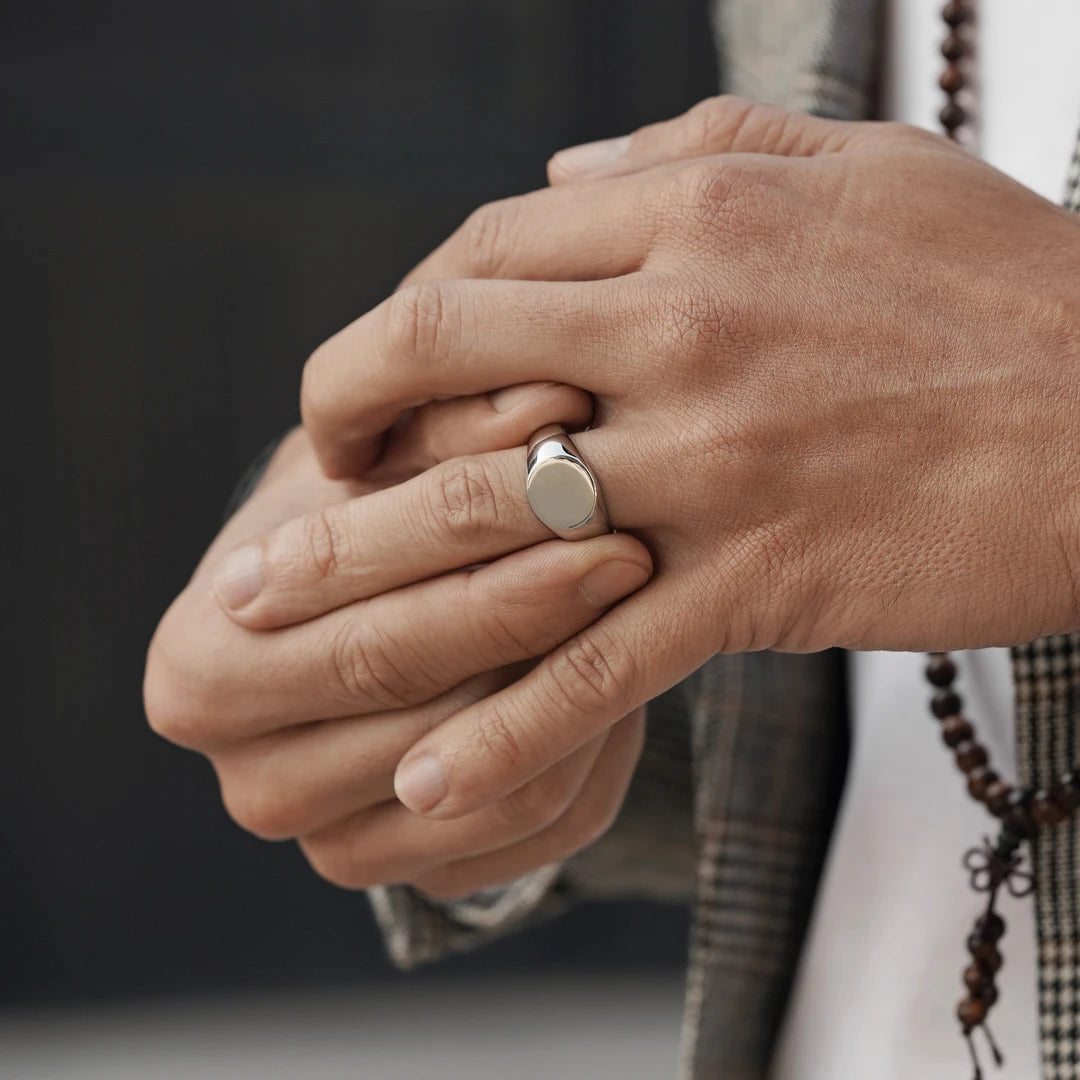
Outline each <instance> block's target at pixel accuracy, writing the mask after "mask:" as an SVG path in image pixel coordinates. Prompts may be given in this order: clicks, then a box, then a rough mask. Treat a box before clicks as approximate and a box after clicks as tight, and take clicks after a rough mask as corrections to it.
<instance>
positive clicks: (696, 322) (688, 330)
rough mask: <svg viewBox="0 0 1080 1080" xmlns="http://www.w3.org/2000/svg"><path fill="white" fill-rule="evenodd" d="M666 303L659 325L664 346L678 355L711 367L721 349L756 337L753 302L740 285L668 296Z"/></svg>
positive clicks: (739, 344)
mask: <svg viewBox="0 0 1080 1080" xmlns="http://www.w3.org/2000/svg"><path fill="white" fill-rule="evenodd" d="M663 304H664V310H663V312H662V315H663V318H662V319H661V320H658V324H659V325H660V326H662V328H663V329H662V334H663V335H664V336H665V341H664V345H665V346H666V347H667V348H668V349H670V350H671V351H673V352H674V353H675V354H676V355H678V356H684V357H687V358H688V359H690V360H693V359H695V358H698V359H701V360H703V361H704V362H706V363H707V364H709V365H710V366H711V365H713V364H715V362H716V352H717V349H718V348H723V349H732V348H734V347H739V346H746V345H748V344H751V343H752V342H753V340H754V339H755V337H756V336H757V329H756V319H755V311H754V307H753V301H752V300H750V299H748V298H744V297H743V296H742V293H741V290H740V289H739V288H737V287H733V288H731V289H729V290H724V291H723V292H720V291H715V292H706V291H704V290H694V291H688V292H685V293H683V294H681V295H675V296H671V295H669V296H667V297H665V298H664V300H663Z"/></svg>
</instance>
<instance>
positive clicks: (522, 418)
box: [368, 383, 593, 480]
mask: <svg viewBox="0 0 1080 1080" xmlns="http://www.w3.org/2000/svg"><path fill="white" fill-rule="evenodd" d="M592 412H593V402H592V398H591V397H590V396H589V395H588V394H587V393H585V391H584V390H579V389H577V387H574V386H565V385H563V384H560V383H523V384H521V385H519V386H508V387H504V388H503V389H501V390H495V391H493V392H492V393H490V394H477V395H474V396H473V397H467V398H451V399H450V400H449V401H433V402H431V403H430V404H428V405H425V406H424V407H423V408H420V409H417V410H416V411H415V412H414V413H413V414H412V416H411V417H409V419H408V421H407V422H406V423H404V424H402V425H400V426H398V427H395V428H394V430H392V431H391V432H390V433H389V434H388V436H387V440H386V443H385V446H384V451H383V457H382V459H381V461H380V463H379V465H377V466H376V467H375V468H373V469H372V470H371V471H370V472H369V473H368V477H369V478H370V479H372V480H375V479H378V478H380V477H381V476H382V475H384V473H385V474H386V475H388V476H389V475H391V474H393V475H396V476H397V477H398V478H400V477H403V476H413V475H415V474H416V473H421V472H424V471H426V470H427V469H430V468H431V467H432V466H433V465H437V464H439V463H440V462H443V461H449V460H450V459H451V458H457V457H468V456H469V455H471V454H483V453H488V452H491V451H495V450H509V449H510V448H511V447H514V446H524V445H525V444H526V443H527V442H528V441H529V436H531V435H532V433H533V432H534V431H538V430H539V429H540V428H542V427H544V426H546V425H547V424H562V425H563V426H564V427H566V428H568V429H570V430H571V431H573V430H576V429H577V428H580V427H584V426H585V425H586V424H588V423H589V421H590V420H591V419H592Z"/></svg>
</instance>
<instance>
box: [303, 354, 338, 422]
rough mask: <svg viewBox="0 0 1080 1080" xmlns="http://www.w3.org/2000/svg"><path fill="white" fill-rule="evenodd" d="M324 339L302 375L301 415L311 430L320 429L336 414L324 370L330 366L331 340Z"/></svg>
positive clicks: (305, 366) (306, 364)
mask: <svg viewBox="0 0 1080 1080" xmlns="http://www.w3.org/2000/svg"><path fill="white" fill-rule="evenodd" d="M331 341H333V338H331V339H330V340H329V341H324V342H323V343H322V344H321V345H319V346H318V347H317V348H316V349H315V351H314V352H313V353H312V354H311V355H310V356H309V357H308V358H307V361H306V363H305V364H304V370H303V372H302V373H301V375H300V415H301V417H302V418H303V422H304V426H305V427H306V428H308V429H309V430H314V429H318V428H319V427H321V426H323V425H324V424H325V423H326V422H327V420H328V419H330V418H332V417H333V416H334V415H336V412H335V408H334V399H333V396H332V395H331V394H330V393H329V392H328V391H327V390H326V389H325V387H326V381H325V379H324V377H323V373H324V371H325V370H326V369H327V367H329V366H330V342H331Z"/></svg>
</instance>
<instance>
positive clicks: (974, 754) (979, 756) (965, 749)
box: [956, 742, 990, 773]
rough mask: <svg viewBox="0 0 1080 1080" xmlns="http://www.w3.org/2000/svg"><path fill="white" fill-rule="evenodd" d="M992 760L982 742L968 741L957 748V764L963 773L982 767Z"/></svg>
mask: <svg viewBox="0 0 1080 1080" xmlns="http://www.w3.org/2000/svg"><path fill="white" fill-rule="evenodd" d="M989 760H990V755H989V754H987V752H986V747H985V746H983V745H982V743H977V742H966V743H961V744H960V745H959V746H958V747H957V748H956V766H957V768H958V769H959V770H960V771H961V772H962V773H969V772H971V771H972V769H978V768H981V767H982V766H983V765H985V764H986V763H987V762H988V761H989Z"/></svg>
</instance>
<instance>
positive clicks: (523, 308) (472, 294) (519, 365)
mask: <svg viewBox="0 0 1080 1080" xmlns="http://www.w3.org/2000/svg"><path fill="white" fill-rule="evenodd" d="M639 279H640V275H631V276H630V277H627V278H620V279H618V281H617V282H614V281H602V282H585V283H563V282H536V281H452V282H448V281H442V282H439V281H429V282H424V283H420V284H417V285H412V286H409V287H408V288H406V289H403V290H401V291H400V292H397V293H395V294H394V295H393V296H391V297H390V298H389V299H387V300H385V301H384V302H383V303H382V304H380V305H379V306H378V307H377V308H375V309H374V310H373V311H370V312H368V313H367V314H366V315H364V316H362V317H361V318H359V319H357V320H356V321H355V322H354V323H352V324H351V325H350V326H347V327H346V328H345V329H344V330H342V331H340V332H339V333H338V334H335V335H334V337H332V338H330V339H329V341H327V342H325V343H324V344H322V345H321V346H319V348H318V349H316V350H315V352H314V353H313V354H312V356H311V357H310V358H309V360H308V362H307V364H306V365H305V367H304V376H303V385H302V387H301V401H300V407H301V412H302V414H303V418H304V427H305V428H306V429H307V431H308V434H309V435H310V436H311V440H312V444H313V445H314V447H315V451H316V453H317V455H318V457H319V461H320V463H321V464H322V467H323V469H324V471H325V472H326V473H327V475H328V476H333V477H342V476H358V475H360V474H361V473H362V472H363V471H364V470H365V469H367V468H368V467H369V466H370V464H371V463H372V461H373V460H374V458H375V456H376V454H377V452H378V447H379V437H380V435H381V433H382V432H383V431H385V430H386V429H387V428H389V427H390V426H391V425H392V424H393V423H394V421H395V420H396V419H397V418H398V417H399V416H400V415H401V413H402V412H403V411H404V410H405V409H406V408H409V407H411V406H414V405H419V404H424V403H426V402H428V401H434V400H439V399H441V398H451V397H460V396H464V395H469V394H481V393H487V392H488V391H491V390H497V389H499V388H501V387H504V386H511V385H515V384H517V383H522V382H534V381H551V382H559V383H566V384H569V385H573V386H580V387H581V388H582V389H584V390H587V391H589V392H591V393H604V394H609V395H611V396H618V395H619V393H620V392H621V391H622V389H623V387H622V385H621V384H622V383H623V382H624V381H625V379H626V377H627V375H628V374H629V373H632V371H633V364H632V363H631V362H630V361H631V358H632V357H633V356H634V353H635V351H636V350H639V349H640V345H641V329H640V326H638V325H635V323H636V320H635V318H634V317H633V316H632V314H631V316H630V317H627V312H628V311H629V312H630V313H633V312H634V311H635V310H637V308H636V306H635V304H636V301H637V300H638V299H641V300H642V302H644V297H643V296H641V295H640V294H641V293H643V291H644V285H643V283H642V282H641V281H640V280H639Z"/></svg>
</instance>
